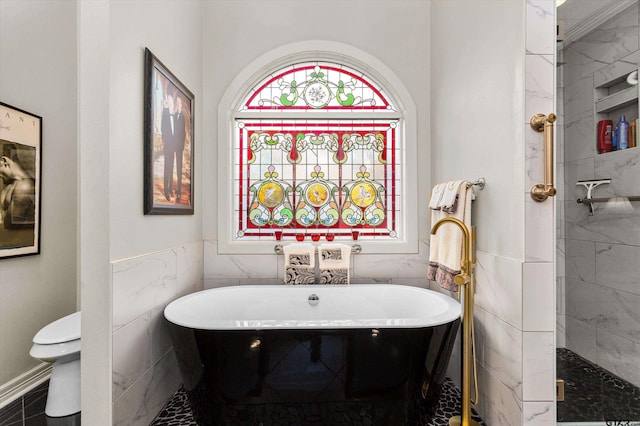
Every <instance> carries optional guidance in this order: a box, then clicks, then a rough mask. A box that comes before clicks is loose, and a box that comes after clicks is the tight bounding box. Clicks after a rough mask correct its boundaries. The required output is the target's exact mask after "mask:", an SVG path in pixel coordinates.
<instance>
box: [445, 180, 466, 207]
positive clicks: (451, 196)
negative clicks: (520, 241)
mask: <svg viewBox="0 0 640 426" xmlns="http://www.w3.org/2000/svg"><path fill="white" fill-rule="evenodd" d="M463 182H464V181H462V180H455V181H451V182H447V183H446V184H445V185H444V191H443V193H442V197H441V198H440V202H439V203H438V207H439V208H440V209H442V210H444V211H446V212H448V213H455V212H456V210H457V207H458V202H457V201H458V197H459V194H460V187H461V186H466V185H463Z"/></svg>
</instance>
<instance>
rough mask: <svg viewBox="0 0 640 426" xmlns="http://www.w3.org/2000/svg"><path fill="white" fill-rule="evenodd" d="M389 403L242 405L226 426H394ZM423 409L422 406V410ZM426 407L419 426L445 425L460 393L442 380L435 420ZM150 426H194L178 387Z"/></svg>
mask: <svg viewBox="0 0 640 426" xmlns="http://www.w3.org/2000/svg"><path fill="white" fill-rule="evenodd" d="M393 404H396V403H394V402H388V403H380V402H375V403H368V402H360V403H357V404H353V403H349V404H347V403H339V402H337V403H317V404H297V405H276V404H264V405H259V406H251V407H248V406H245V407H246V408H240V409H234V410H230V412H229V413H226V415H225V422H228V424H232V425H237V426H242V425H247V426H248V425H252V426H255V425H261V426H270V425H273V426H275V425H305V426H307V425H309V426H314V425H315V426H321V425H327V424H331V425H336V426H337V425H349V426H351V425H361V426H365V425H371V426H385V425H386V426H396V425H397V417H393V415H391V414H389V413H392V412H394V410H395V409H396V408H397V407H393V406H392V405H393ZM422 408H424V407H422ZM426 411H427V410H426V408H425V409H423V410H422V412H421V415H420V417H421V419H422V420H421V423H420V425H419V426H448V425H449V418H450V417H451V416H453V415H455V414H456V413H459V412H460V392H459V391H458V389H457V388H456V387H455V386H454V384H453V382H451V381H450V380H449V379H447V380H445V383H444V386H443V389H442V394H441V397H440V400H439V403H438V406H437V407H436V412H435V416H434V418H433V419H432V420H431V421H430V422H427V421H426V420H424V416H425V413H426ZM473 418H474V419H475V420H476V421H478V422H479V423H480V424H481V425H484V423H483V422H482V419H480V417H478V416H477V414H476V413H475V412H474V416H473ZM152 425H153V426H197V423H196V422H195V420H194V418H193V415H192V413H191V409H190V408H189V401H188V400H187V394H186V392H185V391H184V389H183V388H180V389H179V390H178V391H177V392H176V393H175V395H174V396H173V397H172V398H171V400H169V402H168V403H167V404H166V405H165V407H164V408H163V410H162V411H161V412H160V413H159V414H158V416H157V417H156V419H155V420H154V421H153V423H152Z"/></svg>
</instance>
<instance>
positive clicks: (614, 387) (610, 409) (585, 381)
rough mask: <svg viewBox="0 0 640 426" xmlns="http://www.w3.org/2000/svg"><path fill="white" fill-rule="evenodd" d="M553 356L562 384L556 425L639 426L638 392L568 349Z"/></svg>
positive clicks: (639, 400)
mask: <svg viewBox="0 0 640 426" xmlns="http://www.w3.org/2000/svg"><path fill="white" fill-rule="evenodd" d="M556 353H557V361H556V370H557V377H558V378H559V379H563V380H564V401H562V402H558V422H616V423H615V424H627V423H628V422H633V424H635V423H636V422H638V423H640V388H638V387H637V386H634V385H632V384H631V383H629V382H627V381H625V380H623V379H621V378H619V377H617V376H615V375H613V374H611V373H610V372H608V371H607V370H605V369H603V368H600V367H598V366H597V365H595V364H592V363H591V362H589V361H587V360H586V359H584V358H582V357H580V356H579V355H576V354H575V353H574V352H572V351H570V350H568V349H561V348H558V349H557V352H556ZM611 424H614V423H611Z"/></svg>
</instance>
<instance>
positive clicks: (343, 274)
mask: <svg viewBox="0 0 640 426" xmlns="http://www.w3.org/2000/svg"><path fill="white" fill-rule="evenodd" d="M350 266H351V246H349V245H346V244H320V246H319V247H318V267H319V269H320V283H321V284H349V276H350V274H349V268H350Z"/></svg>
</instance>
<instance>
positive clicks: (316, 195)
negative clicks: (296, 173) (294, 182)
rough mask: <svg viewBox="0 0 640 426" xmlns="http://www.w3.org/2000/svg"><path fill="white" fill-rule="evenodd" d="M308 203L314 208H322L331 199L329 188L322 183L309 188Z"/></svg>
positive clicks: (307, 192)
mask: <svg viewBox="0 0 640 426" xmlns="http://www.w3.org/2000/svg"><path fill="white" fill-rule="evenodd" d="M305 194H306V196H307V201H309V204H311V205H312V206H314V207H320V206H322V205H323V204H324V203H325V202H326V201H327V198H329V188H327V186H326V185H324V184H321V183H314V184H312V185H309V186H308V187H307V190H306V192H305Z"/></svg>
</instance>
